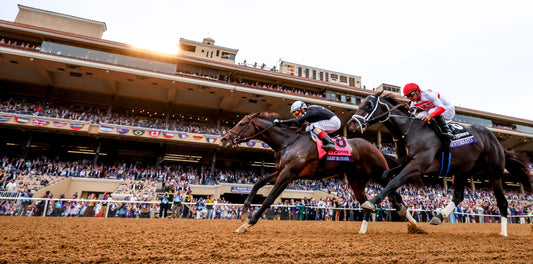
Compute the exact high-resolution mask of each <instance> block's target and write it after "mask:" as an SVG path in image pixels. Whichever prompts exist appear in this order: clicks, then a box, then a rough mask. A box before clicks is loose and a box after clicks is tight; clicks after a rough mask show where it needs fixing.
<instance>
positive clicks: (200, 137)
mask: <svg viewBox="0 0 533 264" xmlns="http://www.w3.org/2000/svg"><path fill="white" fill-rule="evenodd" d="M192 138H194V139H196V140H200V139H202V138H204V137H203V136H192Z"/></svg>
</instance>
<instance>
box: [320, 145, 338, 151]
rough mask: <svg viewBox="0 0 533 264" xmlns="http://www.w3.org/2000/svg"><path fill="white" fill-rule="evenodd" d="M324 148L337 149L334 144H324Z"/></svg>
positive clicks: (328, 149) (327, 149)
mask: <svg viewBox="0 0 533 264" xmlns="http://www.w3.org/2000/svg"><path fill="white" fill-rule="evenodd" d="M322 149H324V150H326V151H330V150H335V145H333V144H326V145H322Z"/></svg>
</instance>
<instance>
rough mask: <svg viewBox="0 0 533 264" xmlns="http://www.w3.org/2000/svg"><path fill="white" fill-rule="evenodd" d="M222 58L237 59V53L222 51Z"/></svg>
mask: <svg viewBox="0 0 533 264" xmlns="http://www.w3.org/2000/svg"><path fill="white" fill-rule="evenodd" d="M221 58H222V59H228V60H235V54H233V53H229V52H225V51H223V52H222V57H221Z"/></svg>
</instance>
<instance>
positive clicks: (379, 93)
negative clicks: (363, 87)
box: [376, 90, 384, 96]
mask: <svg viewBox="0 0 533 264" xmlns="http://www.w3.org/2000/svg"><path fill="white" fill-rule="evenodd" d="M383 91H384V90H381V91H379V92H378V93H377V94H376V96H381V95H382V94H383Z"/></svg>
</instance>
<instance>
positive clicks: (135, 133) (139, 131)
mask: <svg viewBox="0 0 533 264" xmlns="http://www.w3.org/2000/svg"><path fill="white" fill-rule="evenodd" d="M133 134H134V135H136V136H142V135H143V134H144V130H143V129H134V130H133Z"/></svg>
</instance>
